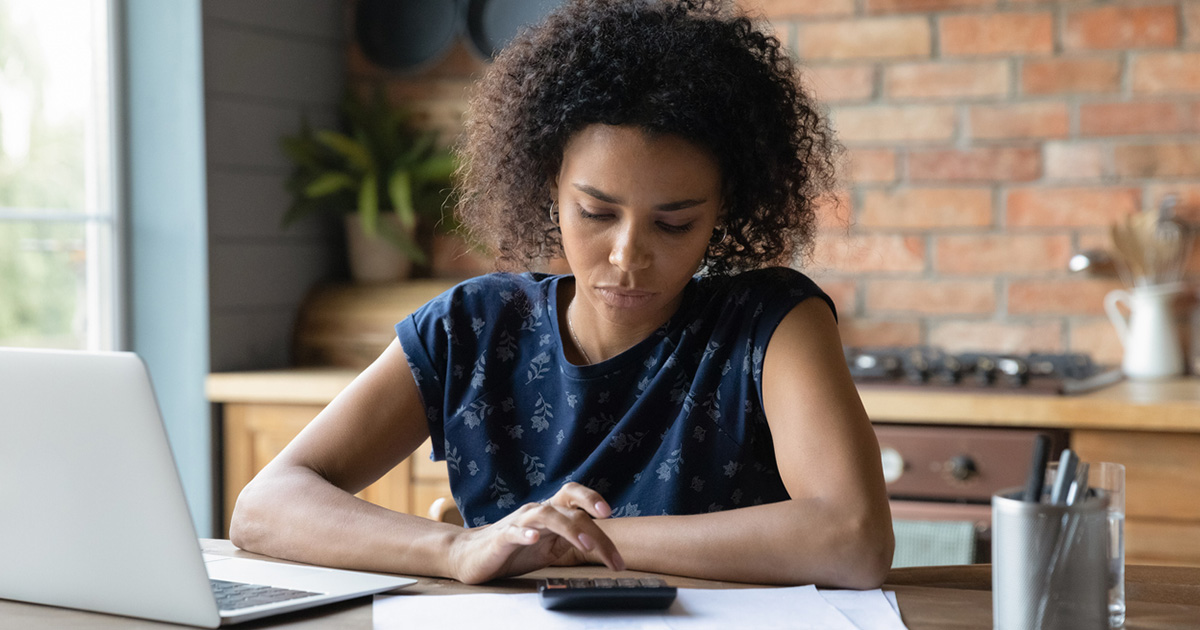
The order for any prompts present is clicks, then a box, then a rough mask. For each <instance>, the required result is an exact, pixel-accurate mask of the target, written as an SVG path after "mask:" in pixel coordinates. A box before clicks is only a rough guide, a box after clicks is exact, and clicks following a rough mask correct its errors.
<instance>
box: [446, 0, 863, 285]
mask: <svg viewBox="0 0 1200 630" xmlns="http://www.w3.org/2000/svg"><path fill="white" fill-rule="evenodd" d="M596 123H601V124H607V125H630V126H636V127H639V128H641V129H643V130H645V131H647V132H648V133H651V134H674V135H677V136H680V137H682V138H685V139H687V140H689V141H691V142H693V143H696V144H697V145H698V146H701V147H704V148H706V149H708V150H709V151H711V152H712V153H713V155H715V156H716V158H717V160H718V163H719V165H720V168H721V173H722V178H723V182H722V191H723V195H724V203H725V206H724V209H725V215H724V218H723V220H722V227H723V228H724V230H725V231H727V232H728V237H726V238H723V239H717V238H714V239H713V241H712V242H711V243H710V246H709V248H708V252H707V253H706V255H705V260H704V265H703V267H704V269H705V270H706V272H707V273H710V274H724V273H729V272H731V271H735V270H746V269H755V268H759V267H763V266H768V265H771V264H787V263H789V262H791V261H792V260H794V259H795V257H798V256H802V255H805V254H807V253H809V250H810V248H811V242H812V236H813V232H814V230H815V214H816V212H815V208H814V205H815V203H816V200H817V199H818V198H819V197H821V196H822V195H823V194H825V193H827V192H829V191H830V190H831V189H832V187H833V185H834V180H835V175H836V170H837V169H836V158H837V156H838V155H839V154H840V152H841V149H840V146H839V145H838V143H837V142H836V140H834V138H833V134H832V132H831V130H830V128H829V125H828V122H827V120H826V119H825V118H824V117H823V116H822V115H821V114H820V113H819V111H818V107H817V105H816V103H815V102H814V101H813V99H812V98H811V97H810V96H809V95H808V94H807V93H806V92H805V91H804V90H803V89H802V88H801V86H800V82H799V74H798V71H797V69H796V67H795V64H794V63H793V62H792V60H791V59H790V58H789V57H788V54H787V52H786V51H785V50H784V49H783V48H782V47H781V45H780V43H779V40H778V39H777V38H775V37H773V36H771V35H768V34H765V33H763V32H762V31H760V30H758V29H756V28H755V26H754V24H753V23H752V22H751V20H750V19H749V18H748V17H747V16H745V15H744V14H741V13H738V12H737V11H736V10H735V8H734V7H733V6H732V3H731V2H728V1H722V0H573V1H571V2H568V3H567V4H566V5H565V6H563V7H561V8H559V9H558V10H556V11H555V12H553V13H552V14H551V15H549V16H548V17H547V18H546V20H545V21H544V22H542V23H541V24H540V25H538V26H536V27H534V28H530V29H527V30H525V31H523V32H522V33H521V34H519V35H518V36H517V37H516V38H515V39H514V40H513V41H512V42H511V43H510V44H509V45H508V46H507V47H506V48H504V49H503V50H502V51H501V52H500V54H499V55H498V56H497V58H496V60H495V61H494V62H493V64H492V65H491V66H490V67H489V68H488V69H487V71H486V73H485V74H484V76H483V77H482V79H481V80H480V81H479V82H478V83H477V84H476V86H475V89H474V93H473V94H472V96H471V98H470V102H469V105H468V110H467V116H466V128H465V130H466V132H465V134H464V135H463V138H462V141H461V142H460V145H459V147H458V151H459V154H460V156H461V158H462V166H461V168H460V171H459V183H460V186H461V191H460V192H461V194H462V196H461V199H460V203H459V205H458V210H457V215H458V219H459V221H460V222H461V223H462V224H463V226H464V227H465V228H466V229H467V232H468V235H469V236H470V237H472V238H473V239H474V240H476V241H478V242H481V243H484V244H486V245H488V246H489V247H490V248H491V249H493V250H494V253H495V255H496V256H497V265H498V266H499V267H501V268H514V267H520V266H529V265H531V264H532V263H535V262H537V261H543V260H546V259H548V258H551V257H553V256H557V255H560V254H561V252H562V239H561V233H559V231H558V228H557V226H556V225H555V224H554V223H553V222H552V221H551V220H550V212H549V211H550V204H551V194H550V184H549V182H550V181H552V179H553V177H554V176H555V175H556V174H557V173H558V171H559V168H560V166H561V162H562V157H563V150H564V148H565V146H566V144H567V141H568V140H569V139H570V138H571V136H572V135H573V134H574V133H576V132H578V131H580V130H581V129H583V128H584V127H586V126H588V125H591V124H596ZM717 232H718V234H720V233H721V232H722V229H721V228H718V231H717Z"/></svg>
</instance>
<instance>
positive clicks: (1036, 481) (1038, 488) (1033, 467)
mask: <svg viewBox="0 0 1200 630" xmlns="http://www.w3.org/2000/svg"><path fill="white" fill-rule="evenodd" d="M1049 457H1050V438H1048V437H1046V435H1045V434H1039V435H1038V436H1037V437H1036V438H1034V442H1033V461H1032V462H1030V464H1029V477H1028V478H1027V479H1026V481H1025V501H1026V502H1027V503H1037V502H1038V501H1040V500H1041V498H1042V485H1043V484H1045V482H1046V461H1047V460H1048V459H1049Z"/></svg>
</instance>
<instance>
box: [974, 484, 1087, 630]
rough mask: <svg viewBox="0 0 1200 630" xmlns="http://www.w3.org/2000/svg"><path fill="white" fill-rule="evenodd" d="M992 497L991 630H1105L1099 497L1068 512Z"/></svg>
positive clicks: (1007, 495)
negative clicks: (993, 629) (992, 628)
mask: <svg viewBox="0 0 1200 630" xmlns="http://www.w3.org/2000/svg"><path fill="white" fill-rule="evenodd" d="M1022 494H1023V493H1022V491H1021V490H1019V489H1012V490H1009V491H1002V492H1000V493H998V494H996V495H993V496H992V621H993V624H994V627H995V629H996V630H1065V629H1074V628H1079V629H1086V630H1097V629H1099V628H1105V629H1106V628H1108V572H1109V567H1108V547H1107V546H1108V535H1109V534H1108V521H1107V515H1106V513H1105V509H1106V508H1107V505H1108V498H1107V495H1105V494H1104V493H1103V491H1096V495H1095V496H1089V497H1088V498H1087V499H1085V500H1084V501H1082V502H1079V503H1077V504H1075V505H1070V506H1067V505H1046V504H1042V503H1028V502H1025V501H1022V500H1020V497H1021V496H1022Z"/></svg>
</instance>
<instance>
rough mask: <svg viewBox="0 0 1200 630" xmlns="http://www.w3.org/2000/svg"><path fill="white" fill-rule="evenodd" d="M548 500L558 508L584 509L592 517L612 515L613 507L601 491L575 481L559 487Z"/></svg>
mask: <svg viewBox="0 0 1200 630" xmlns="http://www.w3.org/2000/svg"><path fill="white" fill-rule="evenodd" d="M548 501H549V504H550V505H553V506H554V507H557V508H563V509H579V510H583V511H584V512H587V513H588V514H590V515H591V516H592V518H608V517H609V516H612V508H611V507H609V505H608V501H605V500H604V497H602V496H600V493H599V492H596V491H595V490H592V489H591V488H589V487H587V486H585V485H583V484H580V483H575V482H574V481H571V482H568V483H566V484H563V487H562V488H559V490H558V492H556V493H554V496H552V497H550V498H549V499H548Z"/></svg>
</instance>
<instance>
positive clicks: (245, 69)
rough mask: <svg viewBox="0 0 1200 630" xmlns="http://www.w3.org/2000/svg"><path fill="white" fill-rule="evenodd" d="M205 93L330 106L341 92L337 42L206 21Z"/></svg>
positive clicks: (340, 54) (342, 66) (342, 56)
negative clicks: (206, 67)
mask: <svg viewBox="0 0 1200 630" xmlns="http://www.w3.org/2000/svg"><path fill="white" fill-rule="evenodd" d="M207 27H208V28H207V30H206V32H205V36H204V45H205V47H206V51H205V58H206V60H207V61H208V63H209V67H208V72H206V73H205V76H206V79H207V82H208V83H207V85H206V88H207V90H206V91H207V92H209V93H220V94H244V95H247V96H257V97H260V98H268V99H272V100H287V101H295V102H299V103H317V104H333V103H336V102H337V100H338V98H340V97H341V94H342V78H343V77H344V75H345V65H346V62H345V49H344V48H343V46H342V45H341V44H337V43H332V44H331V43H325V42H319V41H314V40H310V39H288V38H287V37H286V36H282V35H274V34H264V33H259V32H253V31H242V30H236V29H233V28H229V27H228V26H226V25H225V23H224V22H217V23H213V22H211V21H210V22H208V24H207Z"/></svg>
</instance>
